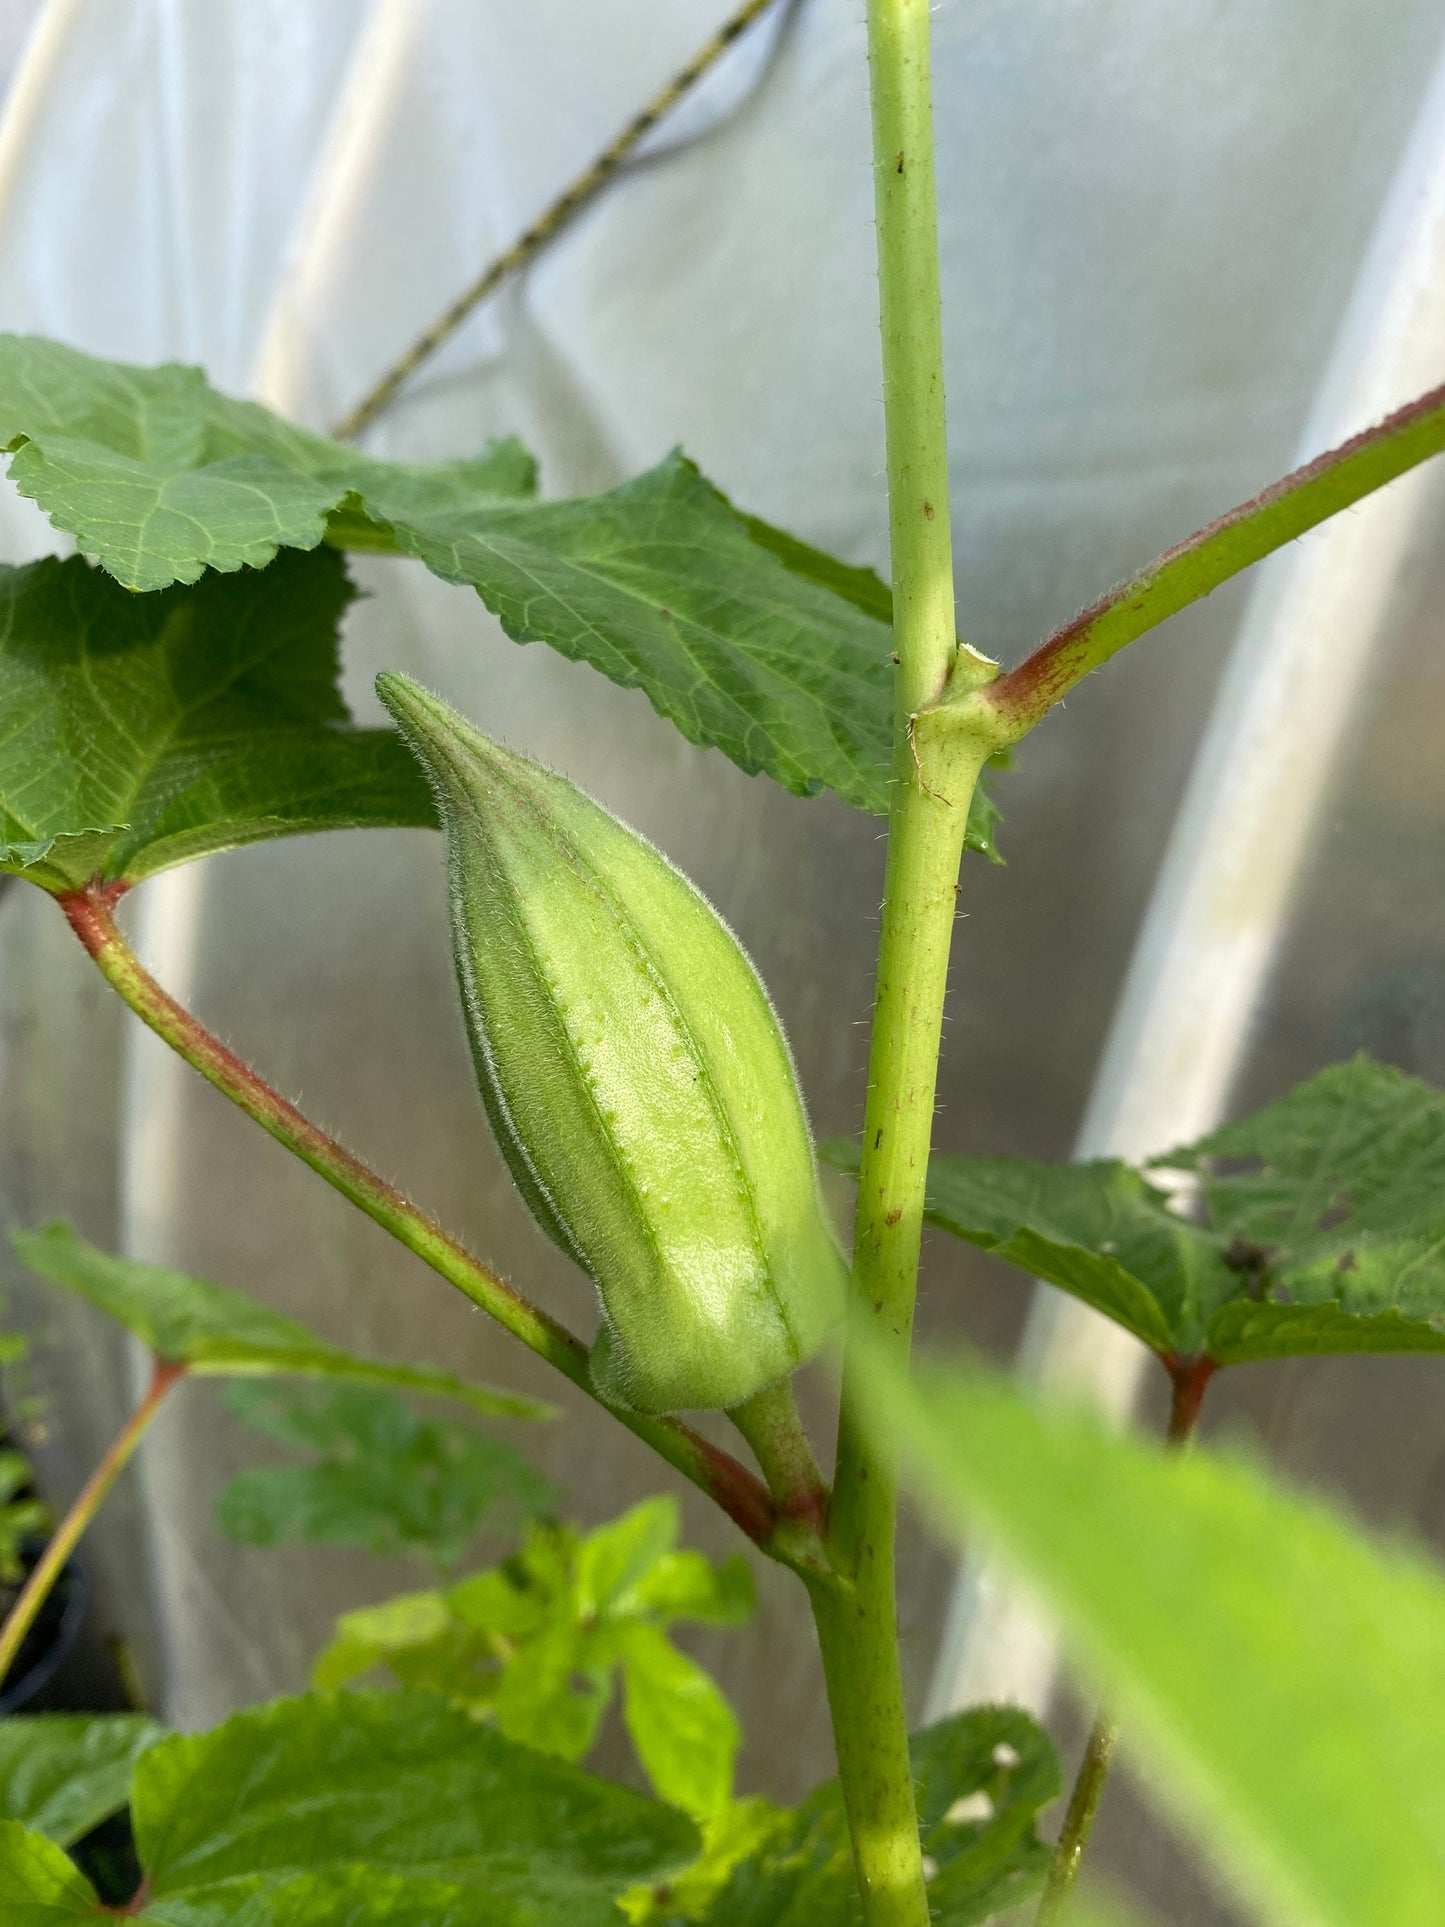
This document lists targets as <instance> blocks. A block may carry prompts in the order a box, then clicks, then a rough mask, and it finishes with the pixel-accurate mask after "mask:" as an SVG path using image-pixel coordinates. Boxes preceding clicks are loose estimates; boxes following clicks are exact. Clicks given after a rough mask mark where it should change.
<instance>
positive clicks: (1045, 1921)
mask: <svg viewBox="0 0 1445 1927" xmlns="http://www.w3.org/2000/svg"><path fill="white" fill-rule="evenodd" d="M1165 1364H1166V1366H1167V1367H1168V1370H1169V1375H1170V1377H1171V1379H1172V1380H1173V1385H1174V1391H1173V1396H1172V1398H1171V1399H1170V1403H1169V1429H1168V1431H1167V1432H1166V1434H1165V1439H1166V1442H1167V1443H1168V1445H1169V1447H1170V1449H1171V1450H1172V1451H1183V1449H1184V1448H1185V1447H1186V1446H1187V1445H1188V1444H1189V1442H1190V1440H1191V1439H1192V1438H1193V1437H1194V1431H1195V1427H1196V1426H1197V1425H1198V1423H1199V1412H1200V1407H1201V1406H1202V1405H1203V1402H1204V1393H1205V1389H1206V1387H1207V1386H1208V1384H1209V1381H1210V1379H1211V1378H1212V1377H1213V1376H1214V1371H1215V1366H1214V1361H1213V1360H1212V1359H1208V1358H1199V1359H1194V1360H1191V1361H1188V1362H1185V1361H1180V1360H1173V1361H1171V1360H1169V1359H1166V1360H1165ZM1118 1738H1119V1727H1118V1723H1117V1721H1116V1720H1115V1719H1114V1716H1113V1715H1112V1714H1111V1713H1110V1711H1109V1709H1108V1708H1107V1707H1103V1708H1101V1709H1100V1711H1099V1712H1098V1713H1097V1714H1096V1715H1095V1718H1094V1724H1093V1726H1092V1727H1091V1728H1090V1729H1089V1739H1088V1744H1087V1745H1086V1746H1085V1748H1084V1757H1083V1760H1082V1762H1081V1763H1080V1766H1079V1773H1078V1778H1077V1779H1076V1780H1075V1781H1074V1786H1073V1791H1072V1792H1071V1793H1070V1795H1069V1805H1068V1810H1067V1811H1066V1812H1065V1814H1064V1824H1063V1826H1062V1827H1060V1829H1059V1838H1058V1844H1057V1845H1056V1846H1055V1848H1054V1857H1053V1861H1052V1863H1051V1864H1050V1867H1049V1878H1048V1883H1047V1885H1046V1886H1045V1888H1044V1894H1043V1899H1042V1900H1041V1901H1040V1902H1039V1911H1038V1913H1037V1914H1036V1915H1035V1916H1034V1927H1060V1923H1061V1922H1062V1921H1064V1920H1065V1919H1066V1918H1067V1917H1068V1912H1069V1906H1070V1903H1071V1902H1072V1900H1073V1897H1074V1887H1075V1885H1076V1883H1077V1881H1078V1878H1079V1867H1080V1865H1081V1864H1082V1862H1083V1858H1084V1850H1085V1848H1086V1847H1087V1846H1088V1844H1089V1835H1090V1834H1091V1833H1092V1832H1093V1830H1094V1819H1095V1816H1096V1815H1097V1814H1098V1811H1099V1802H1100V1800H1102V1799H1103V1797H1104V1787H1105V1784H1106V1783H1107V1781H1108V1778H1109V1768H1110V1767H1111V1766H1112V1764H1113V1761H1114V1747H1115V1744H1116V1742H1117V1741H1118Z"/></svg>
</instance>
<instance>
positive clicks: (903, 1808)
mask: <svg viewBox="0 0 1445 1927" xmlns="http://www.w3.org/2000/svg"><path fill="white" fill-rule="evenodd" d="M868 50H869V58H870V62H871V68H872V99H873V165H874V194H875V206H876V213H877V222H878V281H879V307H880V320H881V326H882V336H883V402H884V416H885V424H886V430H887V445H888V505H889V530H890V537H891V547H892V573H893V608H894V642H895V650H896V654H897V659H898V673H897V678H896V687H895V713H894V756H893V796H892V803H891V807H890V811H889V823H888V863H887V872H886V878H885V883H884V895H883V918H882V929H881V933H880V941H879V955H878V979H877V990H876V996H875V1000H874V1010H873V1033H872V1040H871V1047H870V1055H869V1069H868V1077H869V1087H868V1103H867V1110H866V1118H865V1132H864V1139H863V1158H862V1167H861V1170H860V1173H859V1185H858V1216H857V1224H856V1229H855V1236H854V1293H855V1302H854V1306H853V1329H852V1332H851V1333H850V1341H849V1351H848V1357H847V1359H846V1360H845V1365H844V1374H843V1397H842V1406H841V1410H840V1414H839V1436H838V1463H837V1473H836V1477H835V1479H834V1485H833V1504H832V1509H831V1515H830V1520H829V1545H830V1549H831V1551H832V1555H833V1562H834V1564H835V1566H836V1567H837V1569H838V1570H839V1572H840V1573H841V1574H842V1575H843V1576H844V1578H845V1581H846V1582H847V1583H848V1590H847V1591H846V1593H833V1594H828V1595H823V1594H821V1593H818V1592H815V1594H814V1601H813V1606H814V1617H815V1619H816V1621H817V1627H818V1640H819V1644H820V1646H821V1649H822V1654H823V1667H824V1673H825V1675H826V1678H827V1682H828V1698H829V1705H830V1708H831V1711H832V1716H833V1731H834V1736H835V1739H836V1742H837V1749H838V1770H839V1777H840V1781H841V1785H842V1791H843V1800H844V1805H845V1807H846V1809H847V1814H848V1826H849V1832H850V1834H851V1835H852V1840H853V1856H854V1862H855V1866H856V1869H857V1874H858V1884H859V1890H860V1893H861V1895H862V1901H863V1915H864V1919H865V1920H866V1921H867V1922H868V1924H869V1927H926V1924H927V1921H928V1896H927V1892H926V1890H925V1886H924V1875H923V1856H922V1852H921V1849H920V1846H919V1838H918V1816H917V1810H916V1806H915V1802H914V1797H913V1776H912V1769H911V1766H910V1763H909V1756H908V1729H907V1723H906V1720H905V1717H904V1705H903V1682H902V1673H901V1669H900V1666H899V1659H898V1626H897V1607H896V1603H895V1593H894V1539H895V1535H896V1528H897V1512H898V1465H897V1458H896V1455H895V1453H894V1452H893V1451H892V1450H891V1449H890V1448H889V1446H888V1445H887V1444H886V1442H884V1441H881V1440H878V1439H876V1438H874V1437H872V1436H871V1435H870V1433H869V1431H868V1430H867V1428H865V1425H864V1423H863V1420H862V1414H861V1406H860V1402H859V1397H858V1387H857V1374H858V1371H859V1369H860V1363H859V1352H860V1351H861V1350H863V1349H865V1348H872V1349H882V1350H884V1351H891V1352H892V1353H893V1355H894V1356H895V1357H901V1358H906V1356H907V1354H908V1350H909V1346H910V1340H911V1334H912V1326H913V1301H914V1296H915V1292H916V1288H917V1280H918V1253H919V1244H920V1239H921V1236H922V1226H923V1187H924V1178H925V1175H926V1173H927V1169H928V1148H929V1140H930V1137H931V1135H932V1124H933V1101H934V1091H935V1086H936V1083H937V1077H938V1049H939V1043H940V1040H941V1036H942V1026H943V996H944V989H945V980H946V977H947V971H948V952H949V944H950V941H951V938H952V933H953V919H954V912H955V907H956V906H955V892H956V884H957V879H958V865H959V860H960V858H961V856H962V853H963V839H964V832H965V829H966V827H967V821H968V802H969V796H968V794H967V793H966V792H965V790H964V789H961V788H958V787H955V788H954V790H953V793H952V794H950V796H949V797H948V798H947V799H945V798H943V797H942V796H940V795H938V794H937V793H936V792H934V791H933V790H931V789H929V788H928V787H927V786H926V785H925V784H924V781H923V778H922V773H921V771H920V770H919V769H918V767H917V764H916V762H915V757H914V743H913V719H914V717H915V715H916V714H917V713H918V712H919V711H920V710H922V709H925V708H927V707H929V706H930V705H932V704H934V703H936V702H937V701H938V700H939V698H940V697H941V696H942V694H943V692H944V687H945V684H946V681H947V678H948V674H949V670H950V667H951V666H952V663H953V660H954V654H955V638H954V608H953V557H952V546H951V535H950V527H949V504H948V453H947V440H946V433H945V422H944V405H943V329H942V315H941V309H940V303H939V286H938V226H937V214H936V205H935V191H934V173H933V106H932V97H931V87H930V79H929V18H928V0H869V7H868ZM974 773H975V774H976V770H975V772H974ZM967 787H968V788H971V785H969V786H967Z"/></svg>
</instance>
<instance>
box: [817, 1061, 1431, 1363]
mask: <svg viewBox="0 0 1445 1927" xmlns="http://www.w3.org/2000/svg"><path fill="white" fill-rule="evenodd" d="M824 1155H825V1156H826V1157H828V1158H829V1159H830V1160H831V1161H832V1162H833V1163H835V1164H837V1165H839V1166H840V1167H841V1168H842V1169H845V1170H849V1171H852V1172H853V1173H854V1174H855V1175H856V1173H857V1169H858V1153H857V1149H856V1147H855V1146H853V1145H850V1144H847V1143H833V1144H829V1145H826V1146H825V1147H824ZM1157 1162H1158V1163H1159V1164H1160V1165H1165V1166H1169V1167H1171V1168H1174V1169H1184V1170H1191V1171H1196V1172H1198V1173H1199V1175H1200V1193H1201V1195H1200V1200H1199V1210H1198V1211H1197V1213H1196V1215H1194V1216H1193V1217H1185V1216H1183V1215H1181V1213H1180V1212H1179V1211H1178V1210H1176V1209H1173V1208H1171V1205H1170V1201H1169V1199H1168V1197H1167V1196H1166V1194H1165V1193H1163V1192H1162V1191H1160V1190H1159V1189H1158V1188H1157V1187H1156V1186H1155V1185H1154V1184H1152V1183H1150V1181H1149V1179H1148V1177H1147V1176H1145V1174H1144V1173H1142V1172H1140V1171H1136V1170H1134V1169H1132V1168H1131V1167H1130V1166H1128V1165H1126V1164H1121V1163H1119V1162H1117V1161H1115V1160H1100V1161H1098V1162H1095V1163H1090V1164H1043V1163H1036V1162H1033V1161H1032V1160H1029V1159H1026V1158H977V1157H949V1156H946V1155H944V1154H942V1153H935V1154H934V1156H933V1157H932V1158H931V1159H930V1160H929V1166H928V1193H927V1215H928V1218H929V1220H930V1222H932V1223H934V1224H937V1225H939V1226H941V1227H942V1228H943V1229H944V1230H946V1231H951V1232H953V1233H954V1235H955V1236H956V1237H960V1238H966V1239H967V1240H968V1241H969V1242H970V1243H972V1244H976V1245H978V1246H980V1247H981V1248H982V1249H983V1250H985V1251H990V1252H992V1253H994V1254H995V1255H996V1256H997V1257H1000V1258H1004V1259H1006V1260H1007V1261H1008V1262H1009V1263H1011V1264H1015V1265H1017V1266H1019V1267H1020V1269H1021V1270H1024V1271H1027V1272H1029V1273H1030V1274H1031V1275H1032V1276H1034V1277H1037V1278H1044V1279H1046V1280H1047V1281H1048V1282H1049V1283H1050V1284H1053V1285H1058V1286H1059V1287H1060V1288H1061V1289H1063V1290H1064V1291H1068V1292H1072V1293H1073V1295H1074V1296H1075V1297H1076V1298H1081V1299H1082V1300H1083V1301H1084V1303H1085V1304H1088V1305H1092V1306H1093V1307H1094V1308H1095V1309H1096V1310H1098V1311H1101V1312H1104V1313H1105V1314H1106V1315H1107V1316H1108V1317H1110V1318H1112V1319H1114V1320H1115V1321H1116V1322H1117V1323H1118V1324H1120V1325H1123V1326H1124V1327H1125V1328H1126V1329H1127V1330H1129V1331H1131V1332H1133V1333H1134V1334H1135V1336H1136V1337H1138V1338H1141V1339H1142V1340H1143V1341H1144V1343H1145V1344H1146V1345H1149V1346H1152V1347H1153V1349H1154V1350H1155V1351H1157V1352H1159V1353H1161V1354H1163V1355H1165V1356H1170V1355H1172V1356H1173V1357H1174V1358H1175V1359H1176V1360H1193V1359H1196V1358H1208V1359H1211V1360H1213V1361H1214V1362H1215V1363H1216V1364H1219V1365H1228V1364H1237V1363H1240V1362H1243V1361H1245V1360H1248V1359H1260V1358H1287V1357H1296V1356H1302V1355H1307V1354H1312V1353H1327V1352H1368V1351H1373V1352H1409V1351H1420V1352H1445V1096H1442V1095H1441V1093H1440V1092H1438V1091H1435V1090H1432V1089H1431V1088H1430V1086H1429V1085H1427V1084H1422V1083H1420V1082H1419V1081H1418V1079H1415V1078H1412V1077H1406V1076H1405V1075H1404V1074H1403V1073H1402V1072H1400V1071H1395V1070H1389V1069H1387V1068H1386V1067H1385V1066H1383V1065H1380V1064H1374V1063H1371V1062H1370V1061H1369V1060H1368V1059H1367V1058H1357V1059H1355V1060H1354V1061H1353V1062H1352V1063H1348V1064H1337V1065H1335V1066H1333V1067H1332V1068H1331V1069H1329V1070H1326V1071H1322V1072H1321V1073H1320V1074H1319V1076H1317V1077H1315V1078H1312V1079H1311V1080H1310V1081H1309V1082H1308V1083H1306V1084H1303V1085H1301V1086H1300V1087H1299V1089H1297V1090H1296V1091H1293V1092H1292V1093H1291V1094H1290V1095H1289V1096H1288V1097H1286V1098H1283V1099H1282V1100H1280V1102H1279V1103H1277V1104H1272V1105H1269V1106H1268V1107H1267V1108H1266V1109H1264V1110H1263V1111H1260V1112H1258V1113H1257V1114H1256V1115H1255V1116H1254V1117H1251V1118H1247V1119H1245V1120H1244V1121H1243V1122H1241V1123H1238V1124H1231V1125H1228V1126H1227V1127H1226V1128H1225V1129H1223V1130H1221V1131H1217V1132H1215V1133H1213V1134H1212V1135H1211V1136H1209V1137H1207V1138H1204V1139H1202V1140H1201V1141H1200V1142H1199V1143H1198V1144H1195V1145H1191V1146H1189V1147H1187V1148H1186V1149H1184V1150H1180V1151H1171V1152H1169V1153H1168V1154H1167V1155H1166V1156H1164V1157H1161V1158H1160V1159H1158V1160H1157Z"/></svg>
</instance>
